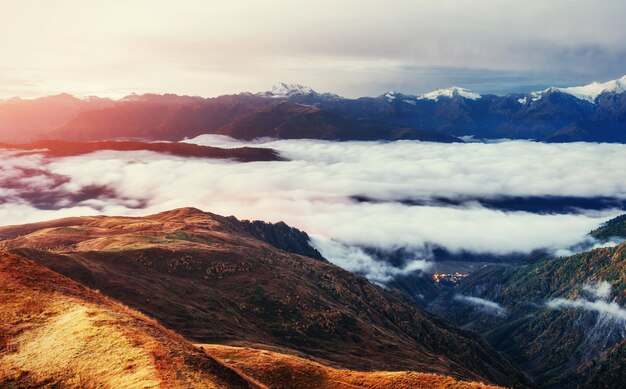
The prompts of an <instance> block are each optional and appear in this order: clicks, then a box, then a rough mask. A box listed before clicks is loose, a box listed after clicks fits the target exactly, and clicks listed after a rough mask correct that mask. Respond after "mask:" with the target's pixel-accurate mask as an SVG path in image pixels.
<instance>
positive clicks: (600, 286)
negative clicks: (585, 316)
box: [546, 281, 626, 323]
mask: <svg viewBox="0 0 626 389" xmlns="http://www.w3.org/2000/svg"><path fill="white" fill-rule="evenodd" d="M611 288H612V285H611V284H610V283H608V282H607V281H601V282H597V283H592V284H586V285H583V286H582V290H583V291H584V292H586V293H587V294H589V295H590V297H592V298H594V300H588V299H585V298H577V299H573V300H569V299H563V298H556V299H552V300H550V301H548V302H547V303H546V305H547V306H548V307H550V308H552V309H562V308H577V309H583V310H586V311H591V312H597V313H598V314H599V315H600V317H599V318H612V319H614V320H618V321H621V322H625V323H626V309H624V308H622V307H621V306H620V305H619V304H617V303H616V302H615V301H612V302H609V301H608V299H609V297H610V296H611Z"/></svg>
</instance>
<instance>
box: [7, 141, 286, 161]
mask: <svg viewBox="0 0 626 389" xmlns="http://www.w3.org/2000/svg"><path fill="white" fill-rule="evenodd" d="M2 149H5V150H20V151H25V152H32V153H35V152H36V153H42V154H45V155H48V156H51V157H70V156H77V155H84V154H89V153H94V152H96V151H104V150H111V151H153V152H156V153H163V154H169V155H175V156H178V157H196V158H222V159H233V160H237V161H239V162H252V161H280V160H282V157H280V155H278V153H277V152H276V151H274V150H272V149H267V148H260V147H239V148H229V149H223V148H219V147H211V146H199V145H195V144H191V143H181V142H151V143H147V142H137V141H95V142H68V141H62V140H42V141H37V142H33V143H26V144H3V143H0V150H2Z"/></svg>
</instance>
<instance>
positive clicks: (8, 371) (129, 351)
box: [0, 302, 160, 388]
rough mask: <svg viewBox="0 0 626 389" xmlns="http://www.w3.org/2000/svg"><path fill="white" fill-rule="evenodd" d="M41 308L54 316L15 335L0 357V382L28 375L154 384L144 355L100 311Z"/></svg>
mask: <svg viewBox="0 0 626 389" xmlns="http://www.w3.org/2000/svg"><path fill="white" fill-rule="evenodd" d="M47 308H48V313H50V312H51V311H52V312H58V313H57V314H55V315H54V316H52V317H50V318H49V319H48V320H46V321H45V322H44V323H42V324H41V325H40V326H37V328H35V329H32V330H30V331H23V332H22V333H21V334H19V335H18V336H17V337H16V338H15V339H14V344H15V347H14V350H15V351H16V352H15V353H12V354H8V355H6V356H4V357H3V358H2V359H0V366H2V370H0V372H2V373H1V374H2V376H3V378H5V379H7V378H10V377H17V376H20V375H22V374H23V373H24V372H28V375H29V379H30V380H32V381H33V382H45V381H46V380H49V379H50V378H54V377H59V378H62V381H64V383H65V384H67V385H70V386H81V387H94V388H99V387H111V388H155V387H158V386H159V384H160V380H159V379H158V376H157V371H156V369H155V367H154V363H153V360H152V358H151V356H150V355H149V353H148V352H147V351H146V350H144V349H143V348H141V347H134V346H133V345H132V343H131V342H130V341H129V340H128V339H127V338H126V337H125V336H124V334H123V333H122V331H120V329H119V328H116V323H115V318H114V317H112V316H111V315H110V314H108V313H107V312H106V311H104V310H102V309H99V308H97V307H95V306H85V305H81V304H77V303H71V302H65V303H58V302H55V303H53V304H50V305H49V306H48V307H47Z"/></svg>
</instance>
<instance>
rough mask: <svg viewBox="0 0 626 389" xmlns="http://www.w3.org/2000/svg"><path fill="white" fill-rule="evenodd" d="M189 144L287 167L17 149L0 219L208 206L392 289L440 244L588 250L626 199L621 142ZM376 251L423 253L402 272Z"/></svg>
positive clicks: (0, 182)
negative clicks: (258, 223)
mask: <svg viewBox="0 0 626 389" xmlns="http://www.w3.org/2000/svg"><path fill="white" fill-rule="evenodd" d="M187 142H190V143H196V144H200V145H211V146H220V147H240V146H243V145H253V146H256V147H269V148H273V149H275V150H277V151H279V152H280V153H281V155H282V156H284V157H285V158H286V159H287V161H276V162H252V163H238V162H233V161H227V160H217V159H199V158H182V157H172V156H168V155H164V154H157V153H152V152H113V151H102V152H97V153H93V154H88V155H84V156H78V157H64V158H47V157H44V156H43V155H40V154H23V153H16V152H9V151H4V152H1V153H0V158H1V159H2V166H1V167H0V224H2V225H8V224H22V223H27V222H35V221H42V220H48V219H52V218H60V217H66V216H77V215H95V214H106V215H146V214H151V213H156V212H159V211H164V210H169V209H173V208H177V207H197V208H200V209H202V210H205V211H210V212H214V213H217V214H222V215H235V216H237V217H238V218H241V219H260V220H265V221H269V222H277V221H281V220H282V221H285V222H286V223H288V224H289V225H291V226H294V227H297V228H299V229H302V230H304V231H306V232H308V233H309V234H310V235H311V237H312V242H313V243H314V245H315V246H316V247H317V248H318V249H319V250H320V251H321V252H322V254H324V255H325V256H326V257H327V258H328V259H329V260H331V261H332V262H334V263H336V264H338V265H340V266H342V267H344V268H346V269H348V270H352V271H357V272H360V273H362V274H365V275H367V276H368V277H369V278H370V279H372V280H374V281H377V282H385V281H387V280H389V279H390V278H392V277H393V276H395V275H397V274H402V273H407V272H412V271H415V270H419V269H425V268H426V267H428V266H429V263H430V260H431V259H432V258H431V255H430V250H431V249H432V247H442V248H445V249H447V251H449V252H451V253H459V252H470V253H490V254H498V255H499V254H507V253H514V252H515V253H529V252H531V251H533V250H535V249H546V250H549V251H551V252H554V253H555V254H564V253H567V252H568V250H570V248H571V247H574V246H576V245H577V244H580V243H581V242H583V241H585V242H586V243H588V244H593V242H589V239H588V238H586V234H587V233H588V232H589V231H590V230H592V229H594V228H596V227H598V226H599V225H600V224H601V223H602V222H604V221H606V220H608V219H609V218H611V217H614V216H616V215H619V214H621V213H624V211H623V208H624V207H623V204H624V202H625V201H626V169H624V167H625V166H626V145H620V144H593V143H570V144H543V143H535V142H527V141H505V142H500V143H489V144H485V143H466V144H439V143H428V142H419V141H397V142H327V141H317V140H259V141H254V142H240V141H236V140H234V139H231V138H226V137H221V136H215V135H203V136H200V137H198V138H195V139H191V140H188V141H187ZM564 203H566V204H565V205H567V206H564V205H563V204H564ZM520 204H521V206H520ZM529 204H530V205H529ZM537 204H539V205H537ZM363 248H369V249H376V250H379V251H381V252H385V251H393V250H398V249H402V250H403V251H404V252H408V253H412V254H411V256H410V257H409V258H408V259H407V260H405V261H403V262H402V263H400V264H398V263H395V264H394V265H392V264H390V263H389V262H382V261H380V260H378V259H375V258H373V257H372V256H371V255H370V254H369V253H370V252H371V251H370V250H363Z"/></svg>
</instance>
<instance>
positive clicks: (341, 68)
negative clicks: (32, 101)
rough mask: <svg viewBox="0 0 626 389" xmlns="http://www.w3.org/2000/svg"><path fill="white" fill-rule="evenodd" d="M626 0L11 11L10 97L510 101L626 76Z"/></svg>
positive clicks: (404, 0) (24, 0) (267, 0)
mask: <svg viewBox="0 0 626 389" xmlns="http://www.w3.org/2000/svg"><path fill="white" fill-rule="evenodd" d="M624 15H626V2H624V1H623V0H603V1H600V0H596V1H583V0H550V1H546V0H529V1H519V0H516V1H509V0H471V1H470V0H437V1H432V0H428V1H422V0H386V1H373V0H343V1H337V0H334V1H327V0H317V1H297V0H291V1H287V0H286V1H282V0H264V1H252V0H250V1H244V0H230V1H216V0H203V1H201V0H195V1H194V0H179V1H176V2H172V1H161V0H124V1H118V0H106V1H100V0H92V1H89V2H86V1H80V0H76V1H74V0H49V1H36V0H20V1H12V0H0V58H1V61H0V98H6V97H10V96H15V95H19V96H23V97H34V96H40V95H45V94H52V93H58V92H70V93H74V94H78V95H90V94H95V95H106V96H114V97H115V96H122V95H126V94H128V93H131V92H137V93H143V92H157V93H163V92H172V93H178V94H191V95H201V96H216V95H220V94H225V93H236V92H240V91H260V90H266V89H269V88H270V86H271V85H272V84H274V83H276V82H280V81H284V82H291V83H301V84H305V85H309V86H311V87H313V88H314V89H316V90H318V91H332V92H336V93H339V94H341V95H344V96H347V97H355V96H359V95H379V94H382V93H383V92H386V91H388V90H398V91H401V92H405V93H413V94H417V93H423V92H427V91H429V90H432V89H434V88H439V87H448V86H451V85H458V86H464V87H467V88H470V89H474V90H476V91H478V92H482V93H488V92H491V93H506V92H513V91H528V90H534V89H540V88H544V87H546V86H548V85H556V86H567V85H576V84H585V83H588V82H590V81H593V80H597V81H606V80H609V79H614V78H618V77H621V76H622V75H624V74H626V28H624V27H623V23H624Z"/></svg>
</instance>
